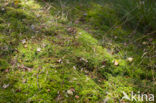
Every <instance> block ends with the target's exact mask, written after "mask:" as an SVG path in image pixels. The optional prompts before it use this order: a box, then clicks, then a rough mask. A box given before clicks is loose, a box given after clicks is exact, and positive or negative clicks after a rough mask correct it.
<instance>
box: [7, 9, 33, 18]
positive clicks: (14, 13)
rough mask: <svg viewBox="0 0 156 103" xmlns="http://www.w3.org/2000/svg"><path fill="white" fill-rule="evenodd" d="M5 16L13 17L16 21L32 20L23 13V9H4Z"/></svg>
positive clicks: (28, 15) (30, 16)
mask: <svg viewBox="0 0 156 103" xmlns="http://www.w3.org/2000/svg"><path fill="white" fill-rule="evenodd" d="M6 11H7V13H6V16H7V17H13V18H18V19H25V18H27V19H32V18H34V17H33V16H32V15H30V14H29V13H28V12H26V11H24V10H23V9H15V8H13V7H7V8H6Z"/></svg>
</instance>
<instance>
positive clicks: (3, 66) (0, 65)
mask: <svg viewBox="0 0 156 103" xmlns="http://www.w3.org/2000/svg"><path fill="white" fill-rule="evenodd" d="M8 68H9V63H8V62H7V61H6V60H3V59H0V70H5V69H8Z"/></svg>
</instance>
